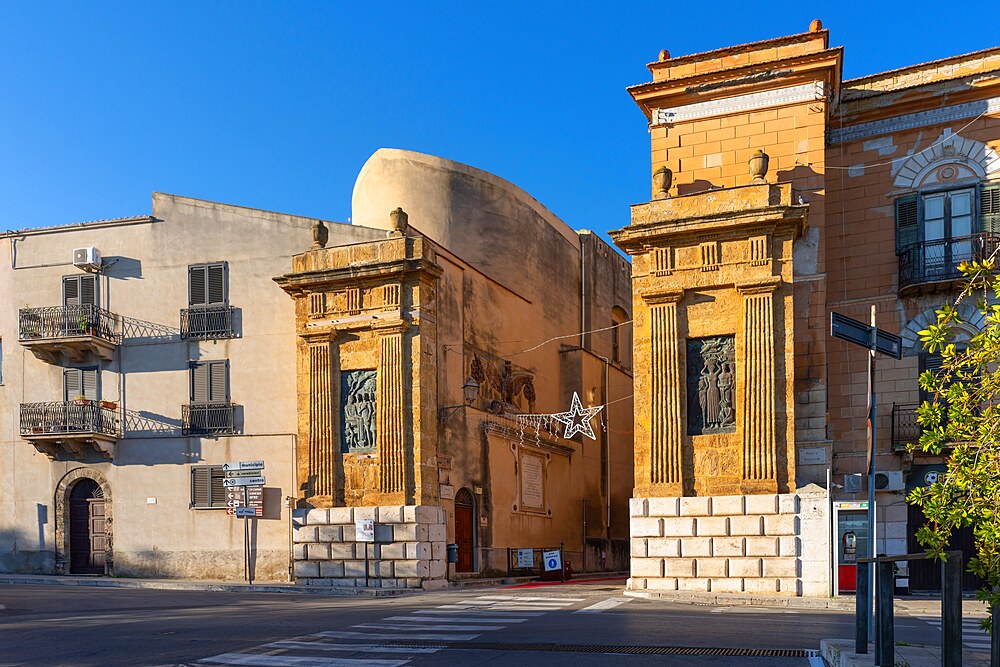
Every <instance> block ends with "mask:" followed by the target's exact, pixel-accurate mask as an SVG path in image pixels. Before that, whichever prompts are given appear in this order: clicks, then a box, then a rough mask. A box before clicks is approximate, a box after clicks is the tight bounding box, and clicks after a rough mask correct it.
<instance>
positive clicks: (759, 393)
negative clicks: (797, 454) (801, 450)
mask: <svg viewBox="0 0 1000 667" xmlns="http://www.w3.org/2000/svg"><path fill="white" fill-rule="evenodd" d="M775 287H776V286H774V285H766V286H755V287H748V288H743V289H741V290H740V291H741V292H742V294H743V341H744V354H743V378H744V391H743V479H744V481H747V482H751V483H753V482H765V481H766V482H770V481H772V480H774V481H775V483H776V480H777V478H776V473H777V462H776V457H777V445H776V438H775V426H776V424H775V419H776V416H777V415H776V414H775V394H774V392H775V384H774V382H775V378H774V364H775V360H774V296H773V293H774V289H775Z"/></svg>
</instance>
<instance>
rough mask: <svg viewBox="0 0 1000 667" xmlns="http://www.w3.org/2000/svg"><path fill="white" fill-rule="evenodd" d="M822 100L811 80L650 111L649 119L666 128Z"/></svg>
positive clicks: (820, 87) (821, 88)
mask: <svg viewBox="0 0 1000 667" xmlns="http://www.w3.org/2000/svg"><path fill="white" fill-rule="evenodd" d="M824 99H825V93H824V85H823V82H822V81H811V82H809V83H801V84H798V85H795V86H787V87H784V88H774V89H771V90H763V91H760V92H754V93H746V94H744V95H736V96H733V97H724V98H721V99H716V100H708V101H706V102H695V103H693V104H682V105H680V106H676V107H671V108H659V109H653V116H652V119H651V120H650V122H651V124H653V125H669V124H672V123H682V122H684V121H689V120H698V119H701V118H710V117H712V116H725V115H728V114H733V113H741V112H745V111H756V110H757V109H766V108H768V107H777V106H784V105H786V104H796V103H799V102H822V101H823V100H824Z"/></svg>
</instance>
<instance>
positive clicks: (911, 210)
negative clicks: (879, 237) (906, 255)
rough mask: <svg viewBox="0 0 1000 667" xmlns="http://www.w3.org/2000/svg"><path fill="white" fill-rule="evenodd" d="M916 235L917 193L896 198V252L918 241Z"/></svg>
mask: <svg viewBox="0 0 1000 667" xmlns="http://www.w3.org/2000/svg"><path fill="white" fill-rule="evenodd" d="M919 240H920V239H919V238H918V236H917V195H915V194H913V195H907V196H905V197H900V198H899V199H897V200H896V254H899V252H900V251H901V250H902V249H903V248H905V247H906V246H908V245H912V244H914V243H916V242H917V241H919Z"/></svg>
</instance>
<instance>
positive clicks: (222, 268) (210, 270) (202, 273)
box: [188, 262, 229, 308]
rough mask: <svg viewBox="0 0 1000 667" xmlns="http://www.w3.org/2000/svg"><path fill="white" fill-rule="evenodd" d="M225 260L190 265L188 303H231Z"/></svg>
mask: <svg viewBox="0 0 1000 667" xmlns="http://www.w3.org/2000/svg"><path fill="white" fill-rule="evenodd" d="M226 273H227V267H226V263H225V262H213V263H211V264H193V265H191V266H189V267H188V305H189V306H191V307H192V308H197V307H199V306H225V305H226V304H228V303H229V293H228V289H227V287H228V286H227V285H226V282H227V281H226V277H227V276H226Z"/></svg>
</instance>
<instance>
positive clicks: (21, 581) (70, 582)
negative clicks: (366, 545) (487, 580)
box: [0, 576, 422, 598]
mask: <svg viewBox="0 0 1000 667" xmlns="http://www.w3.org/2000/svg"><path fill="white" fill-rule="evenodd" d="M0 584H10V585H14V586H89V587H97V588H131V589H147V590H168V591H216V592H224V593H284V594H286V595H334V596H343V597H372V598H377V597H394V596H399V595H405V594H407V593H416V592H422V591H421V590H420V589H407V588H348V587H346V586H308V587H307V586H297V585H295V584H273V583H272V584H254V585H250V584H225V583H211V582H204V583H197V582H190V581H161V580H149V579H106V578H92V579H90V578H88V579H84V578H79V579H78V578H75V577H74V578H71V577H47V576H38V577H32V576H19V577H4V576H0Z"/></svg>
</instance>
